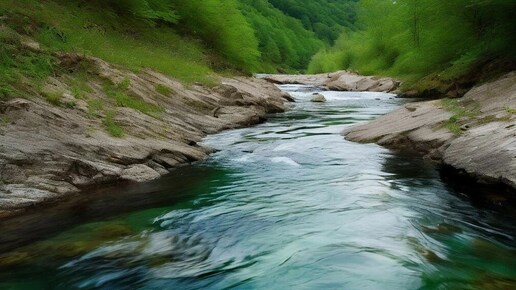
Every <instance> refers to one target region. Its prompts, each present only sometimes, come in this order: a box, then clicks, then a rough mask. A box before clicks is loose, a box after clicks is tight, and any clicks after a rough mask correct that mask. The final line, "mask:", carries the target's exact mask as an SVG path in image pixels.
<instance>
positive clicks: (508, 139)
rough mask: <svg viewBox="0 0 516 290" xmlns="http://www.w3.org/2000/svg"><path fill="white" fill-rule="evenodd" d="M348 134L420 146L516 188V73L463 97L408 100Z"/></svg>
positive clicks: (425, 151)
mask: <svg viewBox="0 0 516 290" xmlns="http://www.w3.org/2000/svg"><path fill="white" fill-rule="evenodd" d="M343 134H344V135H345V137H346V139H348V140H352V141H357V142H376V143H378V144H380V145H384V146H386V147H389V148H396V149H399V148H404V149H412V150H416V151H418V152H420V153H422V154H424V155H425V156H427V157H429V158H432V159H434V160H438V161H439V162H442V163H443V164H445V165H449V166H451V167H453V168H455V169H457V170H460V171H462V172H464V173H466V174H468V175H469V176H472V177H475V178H476V179H477V180H478V181H479V182H482V183H493V184H495V183H502V184H505V185H507V186H509V187H511V188H513V189H516V72H511V73H509V74H507V75H505V76H504V77H502V78H500V79H498V80H496V81H492V82H490V83H486V84H483V85H481V86H478V87H475V88H473V89H471V90H470V91H469V92H468V93H466V95H464V97H462V98H460V99H456V100H449V99H448V100H436V101H427V102H419V103H411V104H407V105H405V106H403V107H401V108H400V109H398V110H396V111H394V112H392V113H389V114H386V115H384V116H382V117H380V118H378V119H376V120H374V121H371V122H368V123H365V124H360V125H357V126H354V127H351V128H350V129H347V130H346V131H345V132H343Z"/></svg>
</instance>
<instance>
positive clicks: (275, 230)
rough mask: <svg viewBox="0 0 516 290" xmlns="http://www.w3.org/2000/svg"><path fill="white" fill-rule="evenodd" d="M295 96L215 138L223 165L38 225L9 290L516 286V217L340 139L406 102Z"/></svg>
mask: <svg viewBox="0 0 516 290" xmlns="http://www.w3.org/2000/svg"><path fill="white" fill-rule="evenodd" d="M281 88H282V89H284V90H286V91H289V92H290V93H291V94H292V95H293V96H294V97H295V98H296V99H297V102H296V103H295V104H294V105H293V107H292V108H291V109H290V110H289V111H288V112H286V113H282V114H277V115H275V116H271V117H270V119H269V120H268V122H266V123H264V124H261V125H259V126H256V127H252V128H245V129H237V130H230V131H226V132H222V133H219V134H216V135H212V136H210V137H208V138H206V139H205V141H204V145H206V146H210V147H213V148H216V149H218V150H219V151H218V152H217V153H214V154H213V155H212V156H211V157H210V158H209V159H208V160H206V161H203V162H200V163H197V164H194V165H192V166H188V167H185V168H180V169H178V170H176V171H175V172H173V173H172V174H171V175H170V176H167V177H164V178H162V179H160V180H158V181H156V182H151V183H148V184H145V185H139V186H137V190H135V189H134V188H132V189H131V188H126V187H120V188H117V187H110V188H107V189H104V192H103V193H102V196H103V198H100V199H92V200H89V201H88V202H87V203H86V205H84V206H83V207H81V208H78V207H70V208H67V209H64V210H63V209H54V210H52V209H50V210H49V213H47V214H46V216H47V217H48V216H53V218H52V219H49V218H47V219H44V218H41V217H38V218H32V220H30V219H28V220H29V221H32V222H34V224H35V226H34V227H33V228H31V229H30V230H29V231H27V232H24V233H23V234H20V233H19V232H18V235H23V236H24V237H26V239H23V240H22V237H15V235H13V238H10V239H6V240H5V241H2V242H3V243H4V245H6V246H5V247H4V248H5V250H4V253H3V254H2V256H0V289H160V290H164V289H267V290H268V289H393V290H397V289H516V240H515V239H516V224H515V223H514V217H510V216H507V215H505V214H502V213H500V212H496V211H493V210H490V209H487V208H477V207H474V206H473V205H471V203H470V201H469V200H468V199H467V197H465V196H464V195H462V194H461V192H457V191H454V190H453V189H451V188H450V187H448V186H447V185H446V184H445V183H443V182H442V181H441V179H440V177H439V173H438V171H437V170H436V168H435V167H434V166H433V165H432V164H430V163H428V162H426V161H424V160H422V159H421V158H419V157H416V156H411V155H407V154H401V153H396V152H392V151H389V150H387V149H385V148H382V147H380V146H377V145H374V144H357V143H353V142H348V141H346V140H344V139H343V137H342V136H341V135H340V133H341V132H342V130H343V129H345V128H346V127H347V126H350V125H352V124H355V123H357V122H363V121H366V120H370V119H372V118H375V117H377V116H379V115H382V114H384V113H386V112H388V111H391V110H393V109H395V108H396V107H397V106H399V105H400V104H401V103H403V102H406V100H405V101H403V100H400V99H396V98H394V95H390V94H384V93H354V92H332V91H326V92H321V93H322V94H323V95H324V96H325V97H326V99H327V100H328V102H326V103H312V102H310V101H309V99H310V96H311V94H312V93H314V92H316V91H317V89H315V88H311V87H307V86H300V85H285V86H282V87H281ZM117 197H118V198H117ZM135 205H137V206H135ZM105 212H110V214H106V213H105ZM49 223H53V225H54V229H53V230H52V234H48V230H45V231H43V230H39V231H38V229H41V228H42V227H48V224H49ZM55 227H57V228H61V229H60V230H56V229H55ZM0 230H2V227H0ZM11 230H12V227H11ZM7 232H8V231H7V230H5V231H4V233H7ZM39 232H45V233H46V234H45V235H43V234H38V233H39ZM5 235H6V236H7V234H5ZM31 239H34V241H32V240H31ZM22 241H23V243H22ZM17 243H18V244H19V246H16V245H17Z"/></svg>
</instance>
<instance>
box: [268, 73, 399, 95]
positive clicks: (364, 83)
mask: <svg viewBox="0 0 516 290" xmlns="http://www.w3.org/2000/svg"><path fill="white" fill-rule="evenodd" d="M264 79H265V80H267V81H269V82H272V83H276V84H300V85H310V86H318V87H324V88H326V89H329V90H333V91H357V92H366V91H369V92H387V93H388V92H393V91H396V90H397V89H398V88H399V86H400V81H397V80H395V79H392V78H386V77H384V78H382V77H374V76H361V75H357V74H354V73H351V72H348V71H338V72H333V73H327V74H316V75H267V76H265V77H264Z"/></svg>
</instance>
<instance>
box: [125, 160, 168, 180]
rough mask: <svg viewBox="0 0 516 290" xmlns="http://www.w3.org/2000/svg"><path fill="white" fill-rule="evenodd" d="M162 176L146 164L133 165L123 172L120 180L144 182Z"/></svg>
mask: <svg viewBox="0 0 516 290" xmlns="http://www.w3.org/2000/svg"><path fill="white" fill-rule="evenodd" d="M160 176H161V175H160V174H159V173H158V172H157V171H156V170H154V169H152V168H150V167H149V166H147V165H145V164H136V165H132V166H130V167H129V168H127V169H124V170H123V171H122V174H121V175H120V178H122V179H124V180H130V181H136V182H143V181H149V180H153V179H157V178H159V177H160Z"/></svg>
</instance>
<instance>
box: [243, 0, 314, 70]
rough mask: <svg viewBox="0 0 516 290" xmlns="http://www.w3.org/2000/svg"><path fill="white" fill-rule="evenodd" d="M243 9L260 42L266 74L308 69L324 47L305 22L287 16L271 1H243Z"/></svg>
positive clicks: (263, 67) (263, 68)
mask: <svg viewBox="0 0 516 290" xmlns="http://www.w3.org/2000/svg"><path fill="white" fill-rule="evenodd" d="M240 2H241V9H242V12H243V13H244V15H245V17H246V18H247V20H248V21H249V23H251V25H252V27H253V28H254V30H255V33H256V36H257V38H258V41H259V50H260V51H261V53H262V54H261V62H262V64H269V65H270V66H272V68H270V67H269V69H268V68H267V67H266V65H262V67H261V69H262V70H271V69H272V70H273V69H274V68H277V67H283V68H284V69H289V68H293V69H296V70H301V69H304V68H306V66H307V65H308V62H309V61H310V58H311V56H312V55H313V54H314V53H315V52H317V51H318V50H319V49H320V48H322V47H323V43H322V42H321V41H320V40H318V39H317V37H316V36H315V35H314V33H313V32H312V31H308V30H306V29H305V28H304V27H303V25H302V23H301V21H299V20H297V19H294V18H292V17H289V16H286V15H285V14H283V13H282V12H281V11H279V10H278V9H276V8H274V7H273V6H272V5H271V4H270V3H268V1H267V0H240Z"/></svg>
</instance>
